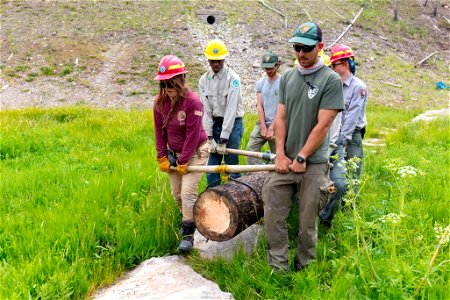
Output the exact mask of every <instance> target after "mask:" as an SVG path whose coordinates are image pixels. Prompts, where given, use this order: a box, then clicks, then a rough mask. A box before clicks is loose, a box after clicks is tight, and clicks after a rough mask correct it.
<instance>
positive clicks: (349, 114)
mask: <svg viewBox="0 0 450 300" xmlns="http://www.w3.org/2000/svg"><path fill="white" fill-rule="evenodd" d="M343 90H344V104H345V109H344V111H343V112H342V127H341V136H342V139H343V142H344V145H347V142H348V141H351V139H352V134H353V132H354V131H355V129H362V128H364V127H365V126H366V124H367V119H366V104H367V95H368V90H367V86H366V85H365V83H364V82H363V81H362V80H361V79H359V78H357V77H356V76H354V75H353V74H350V75H349V76H348V77H347V78H346V79H345V81H344V82H343Z"/></svg>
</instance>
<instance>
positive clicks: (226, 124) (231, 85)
mask: <svg viewBox="0 0 450 300" xmlns="http://www.w3.org/2000/svg"><path fill="white" fill-rule="evenodd" d="M241 101H242V92H241V81H240V79H239V77H237V76H232V77H231V78H230V80H229V82H228V95H227V106H226V107H225V113H224V115H223V123H222V131H221V133H220V138H221V139H225V140H228V138H229V136H230V134H231V130H233V126H234V119H235V118H236V111H237V108H238V105H239V103H240V102H241Z"/></svg>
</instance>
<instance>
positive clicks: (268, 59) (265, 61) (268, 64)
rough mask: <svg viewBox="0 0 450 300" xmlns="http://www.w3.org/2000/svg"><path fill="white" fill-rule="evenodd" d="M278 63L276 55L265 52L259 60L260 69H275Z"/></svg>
mask: <svg viewBox="0 0 450 300" xmlns="http://www.w3.org/2000/svg"><path fill="white" fill-rule="evenodd" d="M278 62H279V60H278V55H276V54H275V53H273V52H267V53H266V54H264V55H263V57H262V59H261V68H263V69H269V68H273V67H275V65H276V64H277V63H278Z"/></svg>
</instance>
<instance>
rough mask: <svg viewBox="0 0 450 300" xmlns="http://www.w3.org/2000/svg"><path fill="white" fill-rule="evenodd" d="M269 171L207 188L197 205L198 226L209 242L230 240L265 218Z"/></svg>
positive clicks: (195, 206)
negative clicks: (262, 197)
mask: <svg viewBox="0 0 450 300" xmlns="http://www.w3.org/2000/svg"><path fill="white" fill-rule="evenodd" d="M267 174H268V172H258V173H252V174H250V175H245V176H242V177H240V178H238V179H235V180H231V181H229V182H228V183H226V184H224V185H220V186H216V187H213V188H210V189H207V190H206V191H204V192H203V193H201V194H200V196H199V197H198V199H197V201H196V202H195V205H194V223H195V226H196V227H197V230H198V231H199V232H200V233H201V234H202V235H203V236H204V237H206V238H207V239H210V240H212V241H217V242H223V241H227V240H229V239H231V238H233V237H235V236H236V235H238V234H239V233H240V232H242V231H243V230H245V229H246V228H247V227H249V226H251V225H253V224H255V223H256V222H257V221H258V220H259V219H260V218H261V217H262V216H263V215H264V206H263V202H262V200H261V193H262V188H263V185H264V181H265V179H266V176H267Z"/></svg>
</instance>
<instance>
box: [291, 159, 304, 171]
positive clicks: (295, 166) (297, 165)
mask: <svg viewBox="0 0 450 300" xmlns="http://www.w3.org/2000/svg"><path fill="white" fill-rule="evenodd" d="M291 171H292V172H294V173H305V171H306V160H305V161H304V162H303V163H299V162H298V161H297V160H294V162H293V163H292V165H291Z"/></svg>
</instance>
